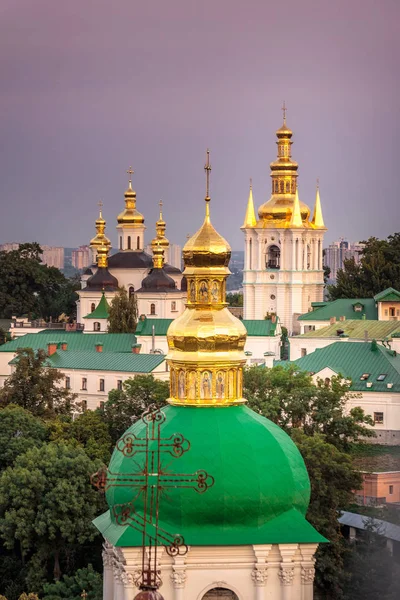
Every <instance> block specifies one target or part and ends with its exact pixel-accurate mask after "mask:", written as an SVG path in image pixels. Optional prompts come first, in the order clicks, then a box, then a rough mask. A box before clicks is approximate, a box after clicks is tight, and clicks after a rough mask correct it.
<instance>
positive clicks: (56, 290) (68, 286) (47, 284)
mask: <svg viewBox="0 0 400 600" xmlns="http://www.w3.org/2000/svg"><path fill="white" fill-rule="evenodd" d="M41 255H42V249H41V248H40V246H39V244H37V243H30V244H20V245H19V248H18V250H12V251H11V252H0V280H1V290H0V318H10V317H12V316H13V315H17V316H21V315H23V314H29V315H31V316H36V317H41V318H44V319H48V318H49V317H52V318H57V316H58V315H59V314H60V313H62V312H65V313H67V314H68V315H70V316H73V313H74V311H75V308H76V306H75V300H76V298H77V296H76V294H75V291H76V289H78V287H77V282H74V281H72V280H69V279H67V278H66V277H65V276H64V275H63V274H62V273H61V271H59V270H58V269H56V268H55V267H47V266H46V265H43V264H41Z"/></svg>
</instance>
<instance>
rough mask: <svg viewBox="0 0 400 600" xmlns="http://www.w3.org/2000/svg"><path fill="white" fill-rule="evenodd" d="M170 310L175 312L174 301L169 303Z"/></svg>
mask: <svg viewBox="0 0 400 600" xmlns="http://www.w3.org/2000/svg"><path fill="white" fill-rule="evenodd" d="M171 310H172V311H174V310H176V302H175V301H173V302H171Z"/></svg>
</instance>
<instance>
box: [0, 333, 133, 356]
mask: <svg viewBox="0 0 400 600" xmlns="http://www.w3.org/2000/svg"><path fill="white" fill-rule="evenodd" d="M51 342H56V343H61V342H66V343H67V344H68V350H67V352H68V351H73V350H76V351H80V352H84V351H89V352H93V353H94V352H96V348H95V346H96V344H102V345H103V352H107V353H108V352H131V351H132V345H133V344H136V336H135V334H133V333H91V334H82V333H76V332H71V333H67V332H65V331H42V332H40V333H27V334H26V335H23V336H21V337H18V338H16V339H15V340H12V341H11V342H7V343H6V344H3V345H2V346H0V352H15V351H16V350H18V348H32V349H33V350H38V349H39V348H41V349H43V350H46V349H47V344H49V343H51Z"/></svg>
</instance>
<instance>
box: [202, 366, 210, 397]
mask: <svg viewBox="0 0 400 600" xmlns="http://www.w3.org/2000/svg"><path fill="white" fill-rule="evenodd" d="M211 385H212V375H211V373H210V372H209V371H203V373H202V374H201V389H200V395H201V397H202V398H203V399H204V398H211V397H212V393H211Z"/></svg>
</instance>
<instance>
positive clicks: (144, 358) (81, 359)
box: [11, 350, 165, 373]
mask: <svg viewBox="0 0 400 600" xmlns="http://www.w3.org/2000/svg"><path fill="white" fill-rule="evenodd" d="M14 360H16V359H14ZM164 360H165V356H164V355H163V354H134V353H133V352H106V353H105V352H74V351H70V350H66V351H63V350H58V351H57V352H56V353H55V354H52V355H51V356H50V357H49V358H48V359H47V363H48V364H49V366H52V367H55V368H56V369H61V370H64V369H80V370H85V371H126V372H128V373H151V372H152V371H153V370H154V369H155V368H156V367H158V365H160V364H161V363H162V362H163V361H164ZM11 362H13V361H11Z"/></svg>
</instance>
